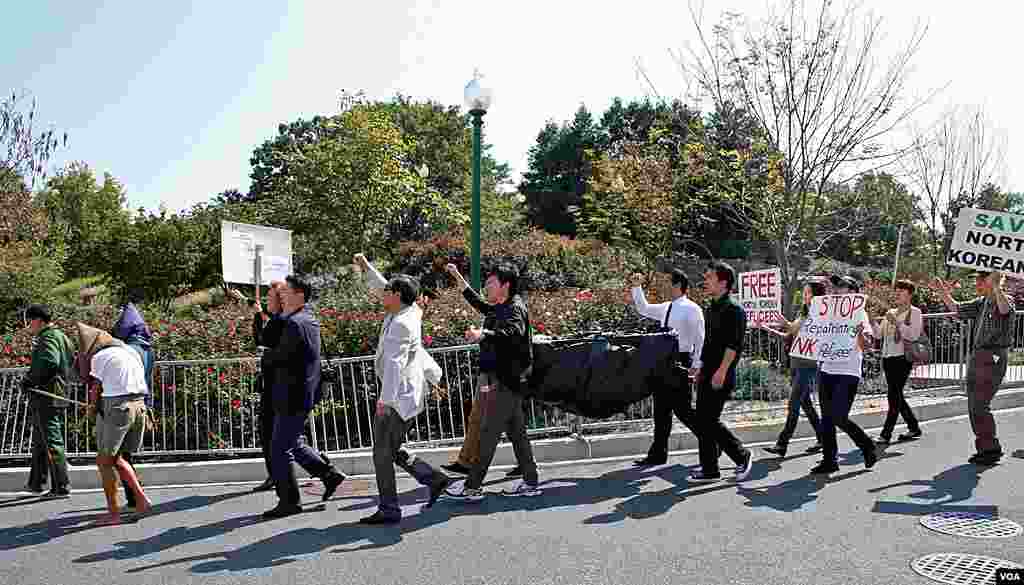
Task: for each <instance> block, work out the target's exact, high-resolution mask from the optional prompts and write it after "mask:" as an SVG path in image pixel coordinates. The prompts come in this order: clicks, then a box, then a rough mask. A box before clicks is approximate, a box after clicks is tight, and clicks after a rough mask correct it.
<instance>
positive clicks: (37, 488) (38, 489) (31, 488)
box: [25, 484, 46, 494]
mask: <svg viewBox="0 0 1024 585" xmlns="http://www.w3.org/2000/svg"><path fill="white" fill-rule="evenodd" d="M25 491H26V492H32V493H33V494H41V493H43V492H44V491H46V488H45V487H44V486H41V485H32V484H28V485H26V486H25Z"/></svg>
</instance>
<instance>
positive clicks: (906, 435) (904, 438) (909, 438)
mask: <svg viewBox="0 0 1024 585" xmlns="http://www.w3.org/2000/svg"><path fill="white" fill-rule="evenodd" d="M920 437H921V431H920V430H917V431H915V432H912V433H903V434H902V435H900V436H899V437H896V440H898V441H899V442H901V443H902V442H904V441H913V440H915V439H918V438H920Z"/></svg>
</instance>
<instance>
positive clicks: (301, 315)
mask: <svg viewBox="0 0 1024 585" xmlns="http://www.w3.org/2000/svg"><path fill="white" fill-rule="evenodd" d="M279 292H280V295H281V304H282V306H283V311H282V315H281V317H280V319H282V320H283V324H282V330H281V339H280V341H278V343H277V345H276V346H275V347H272V348H270V349H268V350H267V351H265V352H264V354H263V358H262V369H263V370H264V371H273V375H272V380H268V383H270V385H271V387H270V399H271V403H272V405H273V409H274V432H273V438H272V439H271V444H270V466H271V475H272V477H273V480H274V488H275V489H276V490H277V496H278V498H279V500H280V501H279V502H278V504H277V506H276V507H275V508H273V509H272V510H268V511H266V512H264V513H263V517H264V518H268V519H269V518H282V517H285V516H290V515H292V514H297V513H299V512H301V511H302V507H301V506H300V505H299V504H300V502H301V496H300V495H299V484H298V481H296V479H295V471H294V470H293V469H292V461H293V460H294V461H296V462H298V464H299V465H301V466H302V467H303V469H305V470H306V471H307V472H308V473H309V474H310V475H312V476H313V477H317V478H320V480H321V481H322V482H323V483H324V495H323V500H324V501H327V500H328V499H330V497H331V496H332V495H334V492H335V490H337V489H338V486H339V485H341V482H342V481H344V479H345V476H344V475H342V474H341V473H339V472H338V471H337V470H336V469H334V468H333V467H332V466H331V465H330V464H328V463H325V462H324V460H323V459H322V458H321V457H320V455H319V454H318V453H317V452H316V451H314V450H313V449H312V448H310V447H309V445H306V442H305V440H304V437H303V429H304V428H305V426H306V418H307V417H308V416H309V413H310V411H312V410H313V407H314V405H315V403H316V401H317V399H318V398H319V396H318V393H319V389H320V323H319V321H317V320H316V318H315V317H314V316H313V314H312V312H310V310H309V308H308V307H307V306H306V301H307V300H308V299H309V298H310V297H311V296H312V286H310V284H309V283H308V282H306V281H305V280H302V279H300V278H298V277H296V276H289V277H288V278H286V279H285V285H284V286H283V287H281V288H280V289H279Z"/></svg>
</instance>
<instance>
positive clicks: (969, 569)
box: [910, 553, 1024, 585]
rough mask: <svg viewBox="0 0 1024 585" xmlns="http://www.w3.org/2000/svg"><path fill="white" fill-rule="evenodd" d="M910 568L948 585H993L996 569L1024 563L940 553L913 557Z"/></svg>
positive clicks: (1014, 566) (1023, 566) (1019, 566)
mask: <svg viewBox="0 0 1024 585" xmlns="http://www.w3.org/2000/svg"><path fill="white" fill-rule="evenodd" d="M910 568H911V569H914V572H915V573H917V574H918V575H921V576H922V577H927V578H928V579H931V580H932V581H938V582H939V583H948V584H949V585H995V582H996V569H1020V568H1024V565H1018V564H1017V563H1011V562H1010V561H1004V560H1000V559H993V558H992V557H982V556H978V555H967V554H958V553H940V554H935V555H928V556H924V557H921V558H919V559H914V560H913V561H912V562H911V563H910Z"/></svg>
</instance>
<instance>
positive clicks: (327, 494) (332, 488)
mask: <svg viewBox="0 0 1024 585" xmlns="http://www.w3.org/2000/svg"><path fill="white" fill-rule="evenodd" d="M343 481H345V476H344V475H342V474H340V473H338V472H337V471H335V472H332V473H330V474H329V475H327V476H326V477H324V479H323V482H324V495H323V497H321V498H320V501H322V502H326V501H327V500H329V499H331V497H332V496H333V495H334V492H336V491H338V486H339V485H341V482H343Z"/></svg>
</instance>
